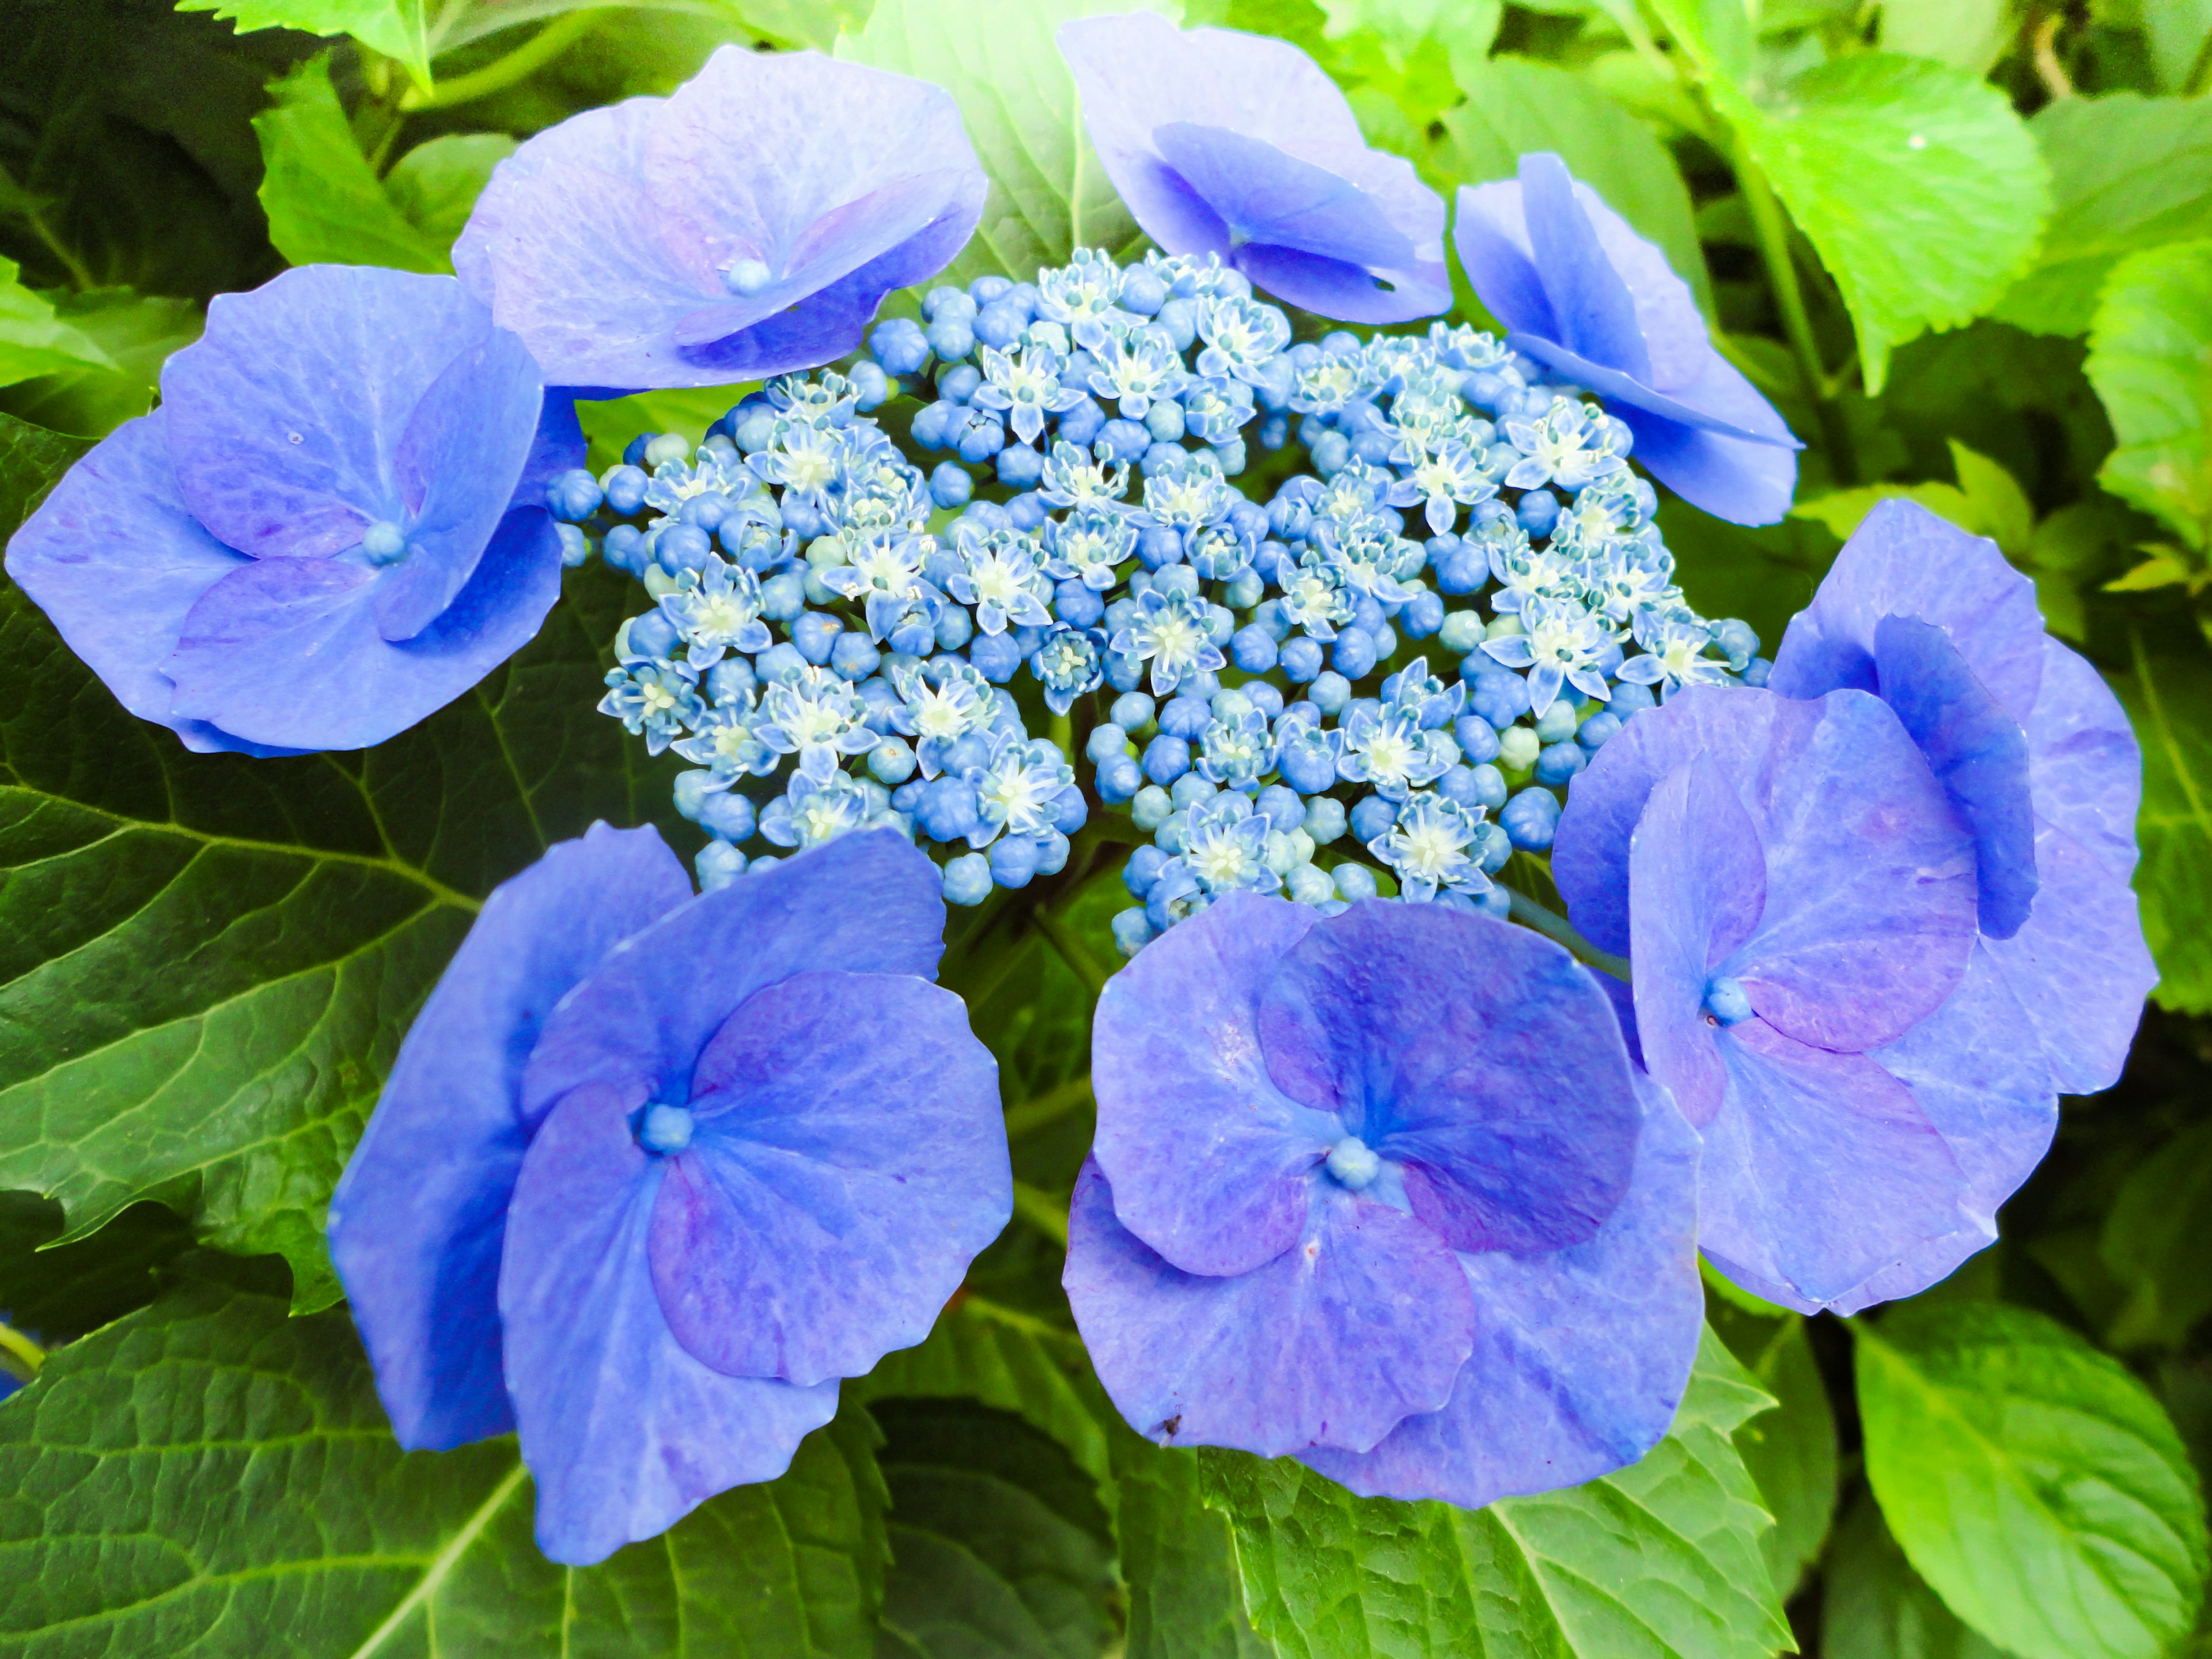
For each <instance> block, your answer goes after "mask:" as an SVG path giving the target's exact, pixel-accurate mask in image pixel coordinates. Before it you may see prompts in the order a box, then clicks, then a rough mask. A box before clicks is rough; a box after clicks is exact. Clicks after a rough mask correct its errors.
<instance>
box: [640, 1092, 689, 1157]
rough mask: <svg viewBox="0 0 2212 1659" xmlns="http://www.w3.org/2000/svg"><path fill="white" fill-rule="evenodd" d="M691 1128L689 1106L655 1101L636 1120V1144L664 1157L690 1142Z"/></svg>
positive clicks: (680, 1149) (679, 1150)
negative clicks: (670, 1104) (669, 1104)
mask: <svg viewBox="0 0 2212 1659" xmlns="http://www.w3.org/2000/svg"><path fill="white" fill-rule="evenodd" d="M691 1129H692V1119H691V1109H690V1107H688V1106H668V1105H664V1104H661V1103H659V1102H655V1103H653V1105H650V1106H648V1107H647V1108H646V1109H645V1115H644V1116H642V1117H641V1118H640V1119H639V1120H638V1123H637V1144H638V1145H639V1146H642V1147H644V1148H645V1150H646V1151H647V1152H658V1153H660V1154H661V1155H662V1156H664V1157H665V1156H668V1155H670V1154H671V1153H675V1152H682V1151H683V1150H684V1148H685V1147H686V1146H690V1144H691Z"/></svg>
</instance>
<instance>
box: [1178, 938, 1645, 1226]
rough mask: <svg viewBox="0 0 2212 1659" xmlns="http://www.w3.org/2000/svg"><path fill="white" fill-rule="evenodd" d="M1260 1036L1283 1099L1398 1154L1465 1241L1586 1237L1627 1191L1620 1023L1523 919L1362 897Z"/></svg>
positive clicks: (1287, 988) (1269, 1002)
mask: <svg viewBox="0 0 2212 1659" xmlns="http://www.w3.org/2000/svg"><path fill="white" fill-rule="evenodd" d="M1262 902H1281V901H1262ZM1187 925H1194V924H1187ZM1178 931H1180V930H1178ZM1260 1032H1261V1048H1263V1050H1264V1051H1265V1054H1266V1058H1267V1069H1268V1072H1269V1073H1270V1074H1271V1075H1272V1076H1273V1078H1274V1079H1275V1081H1276V1082H1277V1083H1278V1084H1279V1085H1281V1087H1282V1089H1283V1091H1285V1093H1286V1094H1288V1095H1289V1096H1290V1097H1291V1098H1293V1099H1295V1100H1297V1101H1299V1102H1300V1103H1303V1104H1304V1105H1308V1106H1311V1107H1314V1108H1316V1109H1320V1110H1322V1111H1327V1112H1333V1113H1335V1114H1336V1115H1339V1116H1340V1117H1341V1119H1342V1120H1343V1121H1344V1123H1345V1126H1346V1128H1347V1129H1348V1130H1350V1131H1351V1132H1352V1133H1355V1134H1358V1135H1359V1136H1360V1137H1361V1138H1362V1139H1364V1141H1365V1143H1366V1144H1367V1145H1368V1146H1370V1148H1371V1149H1373V1150H1374V1151H1375V1152H1378V1153H1379V1154H1381V1155H1382V1156H1383V1158H1388V1159H1392V1160H1395V1161H1397V1162H1399V1163H1401V1164H1402V1165H1403V1167H1404V1179H1405V1184H1406V1191H1407V1196H1408V1198H1409V1199H1410V1200H1411V1201H1412V1203H1413V1213H1414V1215H1415V1216H1416V1217H1417V1218H1419V1220H1420V1221H1421V1222H1422V1223H1423V1224H1424V1225H1427V1226H1429V1227H1430V1228H1431V1229H1433V1230H1434V1231H1436V1232H1437V1235H1438V1236H1439V1237H1442V1238H1443V1240H1444V1241H1445V1243H1448V1244H1449V1245H1450V1246H1451V1247H1452V1248H1453V1249H1460V1250H1500V1249H1503V1250H1524V1251H1525V1250H1538V1249H1559V1248H1561V1247H1563V1246H1565V1245H1569V1244H1574V1243H1581V1242H1582V1241H1583V1240H1584V1239H1587V1238H1589V1237H1591V1236H1592V1235H1593V1234H1595V1232H1596V1231H1597V1230H1598V1228H1599V1227H1600V1226H1601V1225H1603V1223H1604V1220H1605V1218H1606V1217H1607V1216H1608V1215H1610V1214H1611V1213H1612V1212H1613V1206H1615V1205H1617V1204H1618V1203H1619V1202H1620V1196H1621V1194H1622V1193H1623V1192H1624V1191H1626V1188H1627V1184H1628V1177H1629V1171H1630V1169H1631V1167H1632V1164H1633V1162H1634V1159H1635V1146H1636V1135H1637V1130H1638V1123H1639V1121H1640V1117H1639V1114H1638V1109H1637V1103H1636V1096H1635V1091H1634V1086H1633V1085H1632V1082H1631V1081H1630V1076H1629V1070H1628V1056H1627V1053H1626V1049H1625V1048H1624V1047H1623V1045H1622V1043H1621V1041H1620V1028H1619V1026H1618V1024H1617V1023H1616V1022H1615V1021H1614V1019H1613V1015H1612V1012H1611V1010H1609V1009H1608V1008H1607V1006H1605V1000H1604V994H1603V993H1601V991H1599V989H1598V988H1597V987H1596V985H1595V983H1593V982H1592V981H1591V978H1590V975H1589V972H1588V970H1586V969H1583V968H1582V967H1580V966H1579V965H1577V963H1576V962H1575V960H1574V958H1573V957H1571V956H1569V955H1568V954H1567V952H1566V951H1564V950H1562V949H1561V948H1560V947H1559V946H1558V945H1554V944H1553V943H1552V942H1551V941H1550V940H1548V939H1541V938H1539V937H1538V936H1537V935H1535V934H1534V933H1529V932H1528V931H1527V930H1526V929H1525V928H1518V927H1510V926H1508V925H1507V924H1506V923H1504V922H1502V921H1492V920H1491V919H1490V918H1489V917H1486V916H1471V915H1462V914H1461V913H1459V912H1457V911H1453V910H1448V909H1445V908H1443V907H1442V906H1434V905H1408V904H1398V903H1385V902H1382V901H1380V900H1367V901H1364V902H1360V903H1358V904H1355V905H1354V906H1353V907H1352V908H1351V909H1350V910H1349V911H1348V912H1346V914H1344V915H1340V916H1336V917H1334V918H1331V919H1330V920H1328V921H1322V922H1321V923H1320V924H1319V925H1317V926H1316V927H1313V928H1312V929H1311V930H1310V931H1309V932H1308V933H1306V935H1305V936H1304V938H1303V939H1300V940H1298V941H1297V944H1296V945H1294V946H1293V947H1292V948H1291V950H1290V951H1288V952H1287V953H1286V954H1285V955H1283V956H1282V957H1280V958H1279V967H1278V968H1277V970H1276V971H1275V973H1274V975H1273V981H1272V983H1270V984H1269V985H1268V986H1267V990H1266V993H1265V995H1264V997H1263V1000H1262V1001H1261V1012H1260Z"/></svg>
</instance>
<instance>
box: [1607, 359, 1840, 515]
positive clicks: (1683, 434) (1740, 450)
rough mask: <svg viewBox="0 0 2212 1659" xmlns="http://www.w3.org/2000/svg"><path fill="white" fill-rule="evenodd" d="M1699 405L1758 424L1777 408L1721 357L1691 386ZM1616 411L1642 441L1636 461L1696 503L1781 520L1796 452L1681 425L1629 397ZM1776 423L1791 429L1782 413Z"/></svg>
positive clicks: (1792, 491) (1715, 511)
mask: <svg viewBox="0 0 2212 1659" xmlns="http://www.w3.org/2000/svg"><path fill="white" fill-rule="evenodd" d="M1690 392H1691V394H1693V395H1694V398H1695V400H1696V402H1697V404H1699V406H1700V407H1702V408H1703V409H1705V410H1707V411H1710V412H1711V413H1714V414H1721V413H1723V411H1726V414H1725V416H1724V418H1729V419H1734V420H1735V421H1738V422H1752V421H1755V420H1757V419H1759V418H1760V417H1761V416H1764V415H1770V414H1771V413H1772V410H1771V406H1769V405H1768V404H1767V402H1766V399H1765V398H1761V397H1760V396H1759V393H1758V392H1755V391H1753V389H1752V385H1751V382H1750V381H1748V380H1745V379H1744V378H1743V376H1742V375H1741V374H1738V373H1737V372H1736V370H1735V366H1734V365H1733V364H1731V363H1729V362H1728V361H1727V360H1726V359H1724V358H1722V357H1719V356H1716V357H1715V358H1714V359H1713V361H1712V364H1711V368H1708V369H1707V370H1706V372H1705V378H1704V379H1703V380H1700V381H1699V383H1698V384H1697V386H1694V387H1692V388H1691V389H1690ZM1615 412H1616V413H1617V414H1618V415H1619V416H1620V419H1621V422H1623V424H1625V425H1626V427H1627V428H1628V429H1629V432H1630V434H1631V435H1632V436H1633V437H1634V439H1635V448H1636V459H1638V460H1639V461H1641V462H1643V464H1644V468H1645V470H1646V471H1649V472H1650V474H1651V476H1652V477H1655V478H1656V479H1658V480H1659V482H1660V483H1663V484H1665V485H1666V486H1667V488H1668V489H1671V490H1673V491H1674V493H1675V494H1676V495H1680V497H1681V498H1682V499H1683V500H1684V501H1687V502H1689V503H1690V505H1691V506H1692V507H1698V508H1700V509H1701V510H1703V511H1705V512H1707V513H1711V514H1712V515H1713V516H1714V517H1715V518H1717V519H1725V520H1728V522H1729V523H1730V524H1743V525H1762V524H1779V523H1780V522H1781V521H1782V520H1783V519H1784V517H1786V516H1787V515H1788V513H1789V511H1790V499H1791V497H1792V496H1794V495H1796V490H1797V451H1796V447H1795V444H1794V441H1793V443H1792V445H1791V447H1787V448H1784V447H1777V446H1775V445H1773V444H1771V443H1746V442H1744V441H1742V440H1741V439H1737V438H1725V437H1720V436H1717V435H1715V434H1713V433H1711V432H1704V431H1700V430H1699V429H1698V428H1696V427H1692V426H1682V425H1679V424H1677V423H1676V422H1673V421H1670V420H1667V419H1665V418H1664V417H1663V416H1656V415H1651V414H1647V413H1646V412H1645V411H1644V410H1639V409H1638V408H1637V407H1636V406H1635V405H1634V404H1632V403H1627V402H1623V403H1621V404H1620V406H1619V408H1618V409H1617V410H1615ZM1773 420H1774V424H1775V425H1776V426H1777V427H1778V428H1780V429H1781V430H1783V431H1784V432H1786V431H1787V430H1788V429H1789V428H1786V427H1783V426H1782V424H1781V421H1782V417H1781V416H1778V415H1776V416H1773Z"/></svg>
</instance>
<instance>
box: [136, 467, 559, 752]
mask: <svg viewBox="0 0 2212 1659" xmlns="http://www.w3.org/2000/svg"><path fill="white" fill-rule="evenodd" d="M504 494H505V489H504V486H502V488H501V495H504ZM375 580H376V576H375V573H374V572H373V571H371V570H369V569H368V568H366V567H364V566H362V565H360V564H356V562H353V561H352V560H349V559H261V560H256V561H253V562H250V563H246V564H243V565H241V566H240V567H239V568H236V569H234V570H233V571H232V572H231V573H230V574H228V575H226V576H225V577H223V579H222V580H221V581H219V582H217V583H216V584H215V586H212V587H210V588H209V589H208V591H207V592H205V593H204V594H203V595H202V596H201V598H200V599H199V601H198V602H197V604H196V605H193V607H192V610H191V615H190V616H189V617H187V618H186V619H185V628H184V632H183V635H181V637H180V638H179V640H178V641H177V647H176V650H175V652H174V653H173V654H172V655H171V656H170V657H169V658H168V659H167V661H166V662H165V663H164V664H163V665H162V667H163V669H164V671H166V672H167V674H168V675H169V677H170V678H172V679H173V680H174V681H175V682H176V686H177V691H176V697H175V704H174V706H175V708H176V710H177V712H178V713H179V714H185V715H188V716H190V717H191V718H193V719H197V720H207V721H210V722H211V723H212V724H214V725H216V726H221V727H222V729H223V730H224V731H226V732H232V733H234V734H235V735H237V736H239V737H241V738H247V739H250V740H252V741H253V742H256V743H263V744H273V745H276V746H279V747H283V748H289V749H365V748H368V747H369V746H370V745H372V744H378V743H381V742H383V741H384V739H385V738H388V737H391V736H392V735H393V734H394V733H396V732H404V731H405V730H406V729H407V728H408V727H409V726H412V725H414V724H415V723H416V721H417V720H422V718H423V717H424V716H425V715H428V714H432V713H435V711H436V710H438V709H440V708H444V707H445V706H446V704H447V703H449V702H452V701H453V699H454V698H455V697H458V696H460V695H461V693H463V692H464V691H466V690H468V689H469V688H470V687H471V686H472V685H474V684H477V681H479V680H481V679H482V678H483V677H484V676H485V675H486V674H489V672H491V671H492V670H493V669H495V668H496V667H497V666H499V665H500V664H501V663H502V662H504V661H505V660H506V659H507V658H508V657H510V656H512V655H513V654H514V653H515V652H516V651H518V650H520V648H521V647H522V646H523V645H525V644H526V643H527V642H528V641H529V640H530V639H531V637H532V635H535V634H536V633H537V632H538V625H539V624H540V623H543V622H544V619H545V613H546V612H547V611H550V610H551V609H552V608H553V601H554V600H555V599H558V598H559V597H560V592H561V543H560V538H558V537H557V536H556V535H555V534H554V532H553V521H552V520H551V519H550V518H549V517H548V516H547V515H546V513H544V510H543V509H542V508H518V509H516V510H515V511H513V512H511V513H508V514H507V517H506V518H505V519H504V520H502V521H501V525H500V527H499V529H498V531H497V532H496V533H495V535H494V537H493V538H492V544H491V545H490V546H489V547H488V548H487V549H485V550H484V555H483V559H482V560H481V561H480V562H478V563H477V568H476V572H475V574H473V575H472V576H471V577H470V579H469V581H468V585H467V586H465V587H464V588H462V590H461V591H460V593H459V596H458V597H457V598H456V599H454V600H453V604H451V605H448V606H447V608H446V610H445V611H444V613H443V614H442V615H441V616H440V617H439V618H438V619H437V621H436V622H435V623H433V624H432V625H431V626H430V627H429V628H428V629H424V630H423V631H422V633H421V634H419V635H416V637H415V638H413V639H411V640H408V641H404V642H403V643H400V644H393V643H392V641H388V640H386V638H385V637H384V636H383V635H382V633H381V632H380V630H379V629H378V627H377V623H376V613H375V609H374V595H375V593H376V591H377V590H376V586H375Z"/></svg>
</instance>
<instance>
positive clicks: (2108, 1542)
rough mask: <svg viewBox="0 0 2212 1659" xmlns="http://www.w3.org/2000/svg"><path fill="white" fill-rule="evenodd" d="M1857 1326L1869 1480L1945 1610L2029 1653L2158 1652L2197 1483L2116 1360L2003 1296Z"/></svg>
mask: <svg viewBox="0 0 2212 1659" xmlns="http://www.w3.org/2000/svg"><path fill="white" fill-rule="evenodd" d="M1851 1329H1852V1332H1853V1334H1855V1336H1856V1337H1857V1373H1858V1397H1859V1413H1860V1417H1861V1419H1862V1421H1863V1425H1864V1427H1865V1431H1866V1463H1867V1477H1868V1479H1869V1480H1870V1481H1871V1482H1872V1483H1873V1486H1874V1491H1875V1497H1876V1498H1879V1499H1880V1500H1881V1510H1882V1514H1883V1516H1884V1517H1885V1518H1886V1519H1887V1522H1888V1523H1889V1528H1890V1530H1891V1531H1892V1532H1893V1533H1894V1534H1896V1535H1897V1541H1898V1542H1899V1544H1901V1545H1902V1546H1903V1547H1904V1549H1905V1555H1906V1556H1907V1557H1908V1558H1909V1559H1911V1563H1912V1565H1913V1566H1914V1568H1915V1569H1916V1570H1917V1571H1918V1572H1919V1574H1920V1576H1921V1577H1923V1578H1925V1579H1926V1580H1927V1581H1928V1582H1929V1583H1930V1584H1931V1585H1933V1586H1934V1587H1935V1589H1936V1592H1937V1593H1938V1594H1939V1595H1942V1598H1943V1601H1944V1602H1945V1604H1946V1605H1948V1607H1950V1609H1951V1611H1952V1612H1954V1613H1957V1614H1958V1615H1959V1617H1960V1618H1961V1619H1962V1620H1965V1621H1966V1623H1967V1624H1969V1625H1971V1626H1973V1628H1974V1629H1975V1630H1977V1631H1978V1632H1980V1633H1981V1634H1982V1635H1983V1636H1984V1637H1985V1638H1988V1639H1989V1640H1990V1641H1992V1642H1994V1643H1996V1644H1997V1645H1998V1646H2000V1647H2002V1648H2005V1649H2008V1650H2010V1651H2012V1652H2014V1653H2016V1654H2019V1655H2021V1659H2100V1656H2108V1659H2155V1656H2157V1655H2158V1654H2159V1653H2160V1652H2161V1651H2162V1650H2164V1648H2165V1647H2166V1644H2168V1643H2169V1642H2172V1641H2173V1640H2175V1639H2176V1638H2179V1636H2181V1635H2182V1634H2183V1633H2184V1632H2186V1631H2187V1630H2188V1629H2189V1628H2190V1627H2191V1624H2192V1623H2193V1622H2194V1620H2195V1619H2196V1616H2197V1608H2198V1607H2199V1605H2200V1604H2201V1603H2202V1601H2203V1590H2204V1577H2205V1571H2206V1559H2205V1534H2204V1496H2203V1491H2202V1490H2201V1488H2200V1487H2199V1486H2198V1484H2197V1473H2196V1471H2195V1470H2194V1469H2193V1468H2191V1466H2190V1462H2189V1458H2188V1455H2187V1453H2186V1452H2185V1450H2184V1449H2183V1447H2182V1443H2181V1437H2180V1436H2179V1435H2178V1434H2176V1433H2175V1432H2174V1428H2173V1425H2172V1423H2171V1422H2170V1421H2169V1420H2168V1419H2167V1418H2166V1413H2165V1412H2164V1411H2163V1410H2161V1409H2160V1406H2159V1403H2158V1401H2156V1400H2154V1399H2153V1398H2152V1396H2151V1395H2150V1393H2149V1391H2148V1389H2145V1388H2144V1387H2143V1386H2142V1383H2139V1382H2137V1381H2136V1379H2135V1377H2134V1376H2132V1375H2130V1373H2129V1371H2128V1370H2127V1369H2126V1368H2125V1367H2124V1366H2123V1365H2122V1364H2120V1363H2119V1362H2118V1360H2116V1359H2113V1358H2111V1357H2110V1356H2108V1355H2106V1354H2102V1353H2100V1352H2097V1351H2096V1350H2095V1349H2094V1348H2093V1347H2091V1346H2089V1345H2088V1344H2087V1342H2085V1341H2083V1340H2081V1338H2080V1337H2078V1336H2076V1335H2075V1334H2073V1333H2072V1332H2071V1331H2069V1330H2067V1329H2066V1328H2064V1327H2063V1326H2060V1325H2058V1324H2056V1323H2054V1322H2052V1321H2051V1320H2049V1319H2046V1318H2045V1317H2044V1316H2042V1315H2040V1314H2035V1313H2030V1312H2029V1311H2027V1310H2026V1309H2023V1308H2014V1307H2007V1306H2004V1305H2002V1304H1996V1303H1973V1302H1952V1303H1948V1304H1938V1305H1936V1306H1932V1307H1919V1306H1916V1305H1914V1304H1909V1303H1908V1304H1904V1305H1902V1306H1900V1307H1899V1308H1898V1309H1897V1310H1894V1311H1893V1312H1892V1313H1890V1314H1888V1315H1887V1316H1885V1317H1884V1318H1883V1319H1882V1320H1881V1322H1880V1323H1879V1324H1871V1323H1868V1322H1854V1323H1853V1325H1852V1327H1851Z"/></svg>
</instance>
